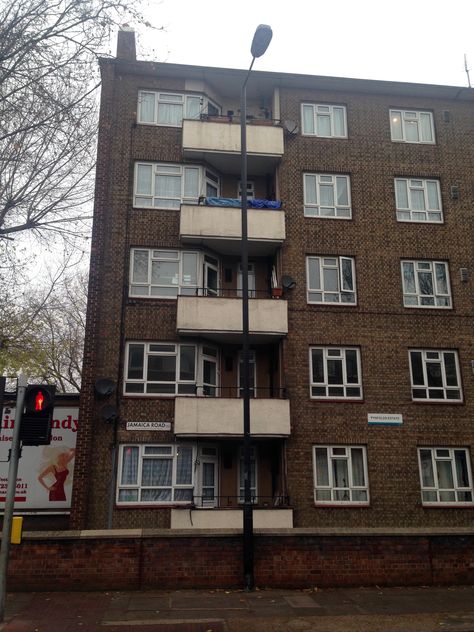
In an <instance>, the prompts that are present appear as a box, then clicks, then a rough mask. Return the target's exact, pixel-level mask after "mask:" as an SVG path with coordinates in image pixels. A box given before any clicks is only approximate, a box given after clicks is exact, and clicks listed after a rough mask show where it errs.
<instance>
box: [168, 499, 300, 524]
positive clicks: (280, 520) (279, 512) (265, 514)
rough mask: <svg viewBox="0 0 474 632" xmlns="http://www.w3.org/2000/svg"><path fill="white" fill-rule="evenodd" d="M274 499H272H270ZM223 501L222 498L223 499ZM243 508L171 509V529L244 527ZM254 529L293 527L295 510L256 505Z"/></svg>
mask: <svg viewBox="0 0 474 632" xmlns="http://www.w3.org/2000/svg"><path fill="white" fill-rule="evenodd" d="M269 500H272V499H269ZM221 501H222V499H221ZM221 505H222V502H221ZM242 523H243V512H242V509H239V508H234V509H227V508H224V507H222V506H220V507H219V508H212V509H206V508H196V509H190V508H189V507H186V508H182V509H172V510H171V529H242V526H243V525H242ZM253 526H254V529H292V528H293V510H292V509H290V508H288V507H278V508H273V507H272V505H271V503H270V506H269V507H268V508H260V507H255V508H254V510H253Z"/></svg>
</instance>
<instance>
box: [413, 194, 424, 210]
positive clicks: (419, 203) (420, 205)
mask: <svg viewBox="0 0 474 632" xmlns="http://www.w3.org/2000/svg"><path fill="white" fill-rule="evenodd" d="M411 208H412V209H413V210H414V211H424V210H425V195H424V193H423V191H422V190H420V189H411Z"/></svg>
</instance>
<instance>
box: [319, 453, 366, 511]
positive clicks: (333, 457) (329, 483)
mask: <svg viewBox="0 0 474 632" xmlns="http://www.w3.org/2000/svg"><path fill="white" fill-rule="evenodd" d="M313 458H314V500H315V502H316V503H317V504H324V503H331V504H334V503H337V504H349V503H357V504H368V502H369V487H368V479H367V452H366V449H365V447H364V446H327V445H316V446H314V452H313Z"/></svg>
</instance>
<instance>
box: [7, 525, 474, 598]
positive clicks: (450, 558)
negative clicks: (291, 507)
mask: <svg viewBox="0 0 474 632" xmlns="http://www.w3.org/2000/svg"><path fill="white" fill-rule="evenodd" d="M242 574H243V571H242V536H239V535H228V534H216V533H213V534H206V535H194V534H190V535H183V534H182V532H181V534H179V535H176V534H175V535H167V534H159V535H153V536H151V535H150V536H147V535H146V534H144V535H143V536H140V535H137V536H136V537H135V536H132V537H130V538H128V537H123V535H122V536H120V535H117V537H114V536H113V535H111V536H94V537H87V538H84V537H83V538H81V537H78V536H75V535H72V536H71V537H68V536H66V535H65V536H64V537H61V538H60V539H55V538H54V537H53V536H51V538H49V537H45V536H44V535H43V536H41V537H38V535H37V536H36V537H32V535H30V536H29V537H28V536H26V537H25V538H24V541H23V543H22V544H21V545H19V546H13V547H12V549H11V556H10V565H9V577H8V585H7V586H8V589H9V590H18V591H19V590H95V589H96V590H99V589H101V590H125V589H140V588H151V587H154V588H170V589H171V588H173V589H180V588H199V587H220V588H224V587H238V586H241V585H242ZM255 582H256V585H257V586H261V587H293V588H300V587H301V588H303V587H314V586H319V587H330V586H370V585H375V584H376V585H379V586H389V585H421V584H423V585H427V584H450V583H456V584H469V583H472V582H474V534H469V535H463V536H460V535H440V536H438V535H385V536H383V535H343V536H338V535H327V536H321V535H306V534H299V535H293V534H291V535H282V534H279V535H257V536H256V537H255Z"/></svg>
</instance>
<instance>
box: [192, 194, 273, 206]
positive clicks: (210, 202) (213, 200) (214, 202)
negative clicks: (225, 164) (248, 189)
mask: <svg viewBox="0 0 474 632" xmlns="http://www.w3.org/2000/svg"><path fill="white" fill-rule="evenodd" d="M199 204H204V205H205V206H230V207H234V208H240V206H241V200H240V198H223V197H200V198H199ZM247 207H248V208H268V209H279V208H281V200H255V199H250V200H247Z"/></svg>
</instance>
